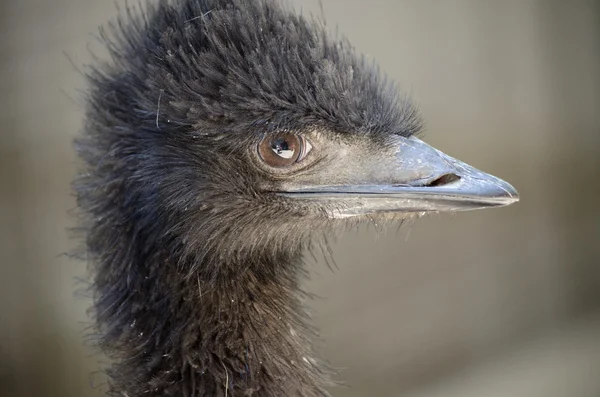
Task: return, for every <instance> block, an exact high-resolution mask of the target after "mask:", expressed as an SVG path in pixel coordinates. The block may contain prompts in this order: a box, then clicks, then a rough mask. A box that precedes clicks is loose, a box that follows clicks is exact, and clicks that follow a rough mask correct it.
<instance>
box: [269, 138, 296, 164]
mask: <svg viewBox="0 0 600 397" xmlns="http://www.w3.org/2000/svg"><path fill="white" fill-rule="evenodd" d="M271 149H272V150H273V151H274V152H275V153H276V154H277V155H278V156H280V157H283V158H284V159H290V158H292V157H293V156H294V152H295V150H294V148H293V147H292V148H290V145H289V144H288V142H287V141H286V140H285V139H283V138H278V139H276V140H275V141H273V143H272V144H271Z"/></svg>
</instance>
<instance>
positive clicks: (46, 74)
mask: <svg viewBox="0 0 600 397" xmlns="http://www.w3.org/2000/svg"><path fill="white" fill-rule="evenodd" d="M119 3H121V1H119ZM294 3H295V4H296V7H297V8H302V9H303V10H304V12H309V11H312V12H316V13H317V14H318V13H320V11H319V5H318V2H317V0H296V1H295V2H294ZM323 10H324V14H325V16H326V18H327V20H328V22H329V24H330V26H331V27H332V29H334V28H335V27H336V26H339V31H340V32H343V33H345V34H346V35H348V36H349V38H350V39H351V41H352V42H353V43H354V44H355V45H356V46H357V47H358V49H359V50H361V51H363V52H365V53H367V54H369V55H370V56H372V57H374V58H376V59H377V60H378V61H379V63H380V64H381V66H382V68H383V69H384V70H386V71H387V72H388V73H389V74H390V75H391V76H392V77H393V78H394V79H396V80H397V81H399V82H400V83H401V84H402V86H403V87H404V88H405V89H406V90H407V91H409V92H411V93H412V95H413V96H414V97H415V98H416V99H417V101H418V102H419V103H420V105H421V109H422V111H423V113H424V115H425V116H426V120H427V134H426V140H428V141H429V142H430V143H432V144H434V145H436V146H438V147H439V148H441V149H442V150H444V151H446V152H447V153H449V154H451V155H453V156H456V157H459V158H461V159H462V160H465V161H467V162H469V163H472V164H473V165H475V166H478V167H480V168H483V169H484V170H486V171H489V172H491V173H493V174H496V175H498V176H500V177H502V178H505V179H507V180H509V181H510V182H511V183H513V184H514V185H515V186H516V187H517V188H518V190H519V192H520V193H521V197H522V201H521V203H519V204H518V205H514V206H512V207H508V208H503V209H496V210H490V211H482V212H472V213H461V214H458V215H455V216H452V215H443V216H434V217H431V218H428V219H423V220H421V221H419V222H417V223H416V224H415V225H414V226H412V227H404V228H402V229H400V231H399V232H396V228H395V227H392V228H391V229H390V230H389V232H388V233H387V234H384V233H382V234H380V235H379V236H378V237H376V236H375V232H374V231H373V230H368V229H367V228H365V229H364V230H361V231H360V232H358V233H354V234H351V235H349V236H346V237H343V238H341V239H340V240H339V241H338V242H337V243H336V244H335V245H334V247H333V249H334V257H335V259H336V262H337V264H338V266H339V269H338V270H336V271H335V272H334V273H332V272H331V271H329V270H328V269H327V267H326V266H325V265H324V264H322V263H318V264H315V265H313V266H312V267H313V268H314V271H313V275H314V277H313V280H312V281H311V282H310V283H309V285H308V288H309V289H310V290H311V291H313V292H315V293H317V294H319V295H320V296H322V297H323V299H321V300H318V301H315V302H314V303H313V304H312V306H313V308H314V313H315V314H314V321H315V323H316V324H317V325H318V326H319V327H320V329H321V331H322V335H323V337H324V339H325V340H326V342H325V346H324V352H325V354H326V355H327V356H328V357H329V358H330V360H331V362H332V364H333V365H335V366H337V367H340V368H343V370H342V372H341V375H340V378H341V379H343V380H345V381H346V382H347V383H348V384H349V385H350V387H348V388H338V389H335V390H334V395H335V396H384V397H385V396H390V397H392V396H440V397H441V396H444V397H445V396H463V397H464V396H467V397H469V396H474V397H475V396H486V397H487V396H491V397H495V396H503V397H504V396H510V397H534V396H540V397H555V396H556V397H560V396H570V397H598V396H600V310H599V309H600V259H599V258H600V239H599V236H600V200H599V198H600V197H599V196H600V195H599V192H600V178H599V175H598V172H599V171H600V5H599V3H598V2H593V1H591V0H590V1H585V0H572V1H560V0H557V1H550V0H547V1H546V0H537V1H535V0H507V1H492V0H484V1H479V0H453V1H441V0H438V1H435V0H428V1H417V0H412V1H409V0H402V1H400V0H378V1H371V2H366V1H364V0H323ZM114 15H115V7H114V5H113V2H111V1H98V0H54V1H50V0H18V1H17V0H12V1H10V0H9V1H6V0H5V1H3V2H0V94H1V96H0V255H1V257H0V258H1V262H0V396H2V397H4V396H6V397H9V396H10V397H13V396H14V397H29V396H40V397H54V396H56V397H59V396H60V397H69V396H73V397H75V396H77V397H86V396H98V395H101V393H100V390H101V388H100V389H98V388H96V389H94V388H95V387H97V386H98V384H100V383H101V382H102V376H101V375H99V374H97V373H95V372H94V371H96V370H97V368H98V361H99V360H101V357H99V356H98V355H94V354H93V351H92V350H91V349H90V348H88V347H86V338H85V335H86V331H85V327H86V321H87V320H86V314H85V310H86V308H87V307H88V306H89V301H88V300H86V299H85V298H83V297H78V296H76V293H75V292H76V289H77V288H79V287H81V284H78V282H77V281H76V280H77V279H76V277H81V276H84V275H85V265H84V264H83V263H78V262H74V261H70V260H68V259H67V258H65V257H64V256H62V255H61V254H62V253H63V252H65V251H68V250H69V249H71V248H72V247H73V246H74V243H73V242H72V241H70V240H69V239H68V236H67V232H66V229H67V227H68V226H70V225H72V224H73V219H72V218H69V216H68V215H67V213H68V211H69V210H71V209H73V207H74V201H73V198H72V196H71V194H70V187H69V181H70V180H71V178H72V176H73V174H74V172H75V165H76V160H75V157H74V155H73V153H72V150H71V146H70V145H71V140H72V138H73V136H74V135H75V134H76V133H77V131H78V128H79V127H80V124H81V109H80V107H79V106H78V105H77V104H76V101H77V98H78V96H79V94H78V91H77V90H78V89H80V88H82V87H83V82H82V78H81V77H80V76H79V75H78V73H77V72H76V71H75V70H74V68H73V67H72V66H71V65H70V63H69V61H68V60H67V57H66V56H65V55H64V53H66V54H68V55H69V56H70V57H71V58H72V59H73V61H74V63H75V64H82V63H85V62H86V61H88V60H89V54H88V52H87V50H86V46H87V45H88V44H89V43H93V42H94V39H93V37H92V33H95V32H96V27H97V26H98V25H100V24H101V23H103V22H105V21H106V20H108V19H109V18H110V17H111V16H114Z"/></svg>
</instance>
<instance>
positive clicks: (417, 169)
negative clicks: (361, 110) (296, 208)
mask: <svg viewBox="0 0 600 397" xmlns="http://www.w3.org/2000/svg"><path fill="white" fill-rule="evenodd" d="M393 144H394V145H395V146H394V148H393V150H392V151H391V152H389V155H387V156H388V158H387V159H381V158H380V159H379V161H367V162H364V163H363V164H362V168H371V169H368V170H366V171H365V170H364V169H361V170H360V172H359V171H356V172H352V173H350V175H349V176H347V177H346V178H345V181H346V182H349V183H346V184H332V185H323V184H315V185H311V186H296V187H293V188H291V189H287V190H286V192H282V194H284V195H285V196H288V197H293V198H297V199H303V200H316V201H319V202H320V203H321V204H323V205H324V207H325V208H328V209H330V210H329V211H330V212H331V214H330V216H332V217H348V216H356V215H365V214H373V213H384V212H414V211H418V212H429V211H464V210H473V209H478V208H488V207H501V206H505V205H509V204H512V203H515V202H517V201H519V195H518V193H517V191H516V190H515V188H514V187H512V186H511V185H510V184H509V183H507V182H505V181H503V180H502V179H500V178H497V177H495V176H492V175H490V174H487V173H485V172H482V171H480V170H478V169H476V168H474V167H471V166H470V165H468V164H465V163H463V162H462V161H460V160H457V159H454V158H452V157H450V156H448V155H446V154H444V153H442V152H440V151H439V150H437V149H435V148H434V147H432V146H430V145H428V144H426V143H425V142H423V141H421V140H419V139H417V138H414V137H411V138H403V137H397V138H396V139H395V140H394V142H393ZM378 155H380V154H378ZM345 161H348V162H349V163H350V162H352V159H341V160H340V163H339V164H337V165H335V166H336V167H340V171H342V169H343V168H344V167H346V169H348V168H347V167H351V165H350V164H344V162H345ZM382 168H385V169H382ZM353 175H355V176H353Z"/></svg>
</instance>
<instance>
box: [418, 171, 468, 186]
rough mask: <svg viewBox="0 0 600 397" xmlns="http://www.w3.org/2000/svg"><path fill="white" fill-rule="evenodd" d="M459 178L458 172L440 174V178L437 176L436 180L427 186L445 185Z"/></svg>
mask: <svg viewBox="0 0 600 397" xmlns="http://www.w3.org/2000/svg"><path fill="white" fill-rule="evenodd" d="M459 180H460V176H458V175H456V174H444V175H442V176H440V177H439V178H435V179H434V180H432V181H431V182H429V183H428V184H426V185H425V186H427V187H435V186H444V185H448V184H450V183H452V182H456V181H459Z"/></svg>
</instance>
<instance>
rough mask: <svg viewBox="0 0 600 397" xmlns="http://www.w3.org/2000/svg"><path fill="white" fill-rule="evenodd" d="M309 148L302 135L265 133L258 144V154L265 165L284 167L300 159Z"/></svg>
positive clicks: (310, 147) (309, 145)
mask: <svg viewBox="0 0 600 397" xmlns="http://www.w3.org/2000/svg"><path fill="white" fill-rule="evenodd" d="M311 149H312V146H311V144H310V143H309V142H308V141H307V140H306V139H304V138H303V137H302V136H299V135H295V134H290V133H283V134H276V135H267V136H266V137H265V138H264V139H263V140H262V142H260V143H259V145H258V154H259V155H260V158H261V159H262V160H263V161H264V162H265V163H266V164H267V165H269V166H271V167H274V168H284V167H289V166H291V165H292V164H294V163H298V162H300V161H302V160H303V159H304V158H305V157H306V155H307V154H308V152H310V151H311Z"/></svg>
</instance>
